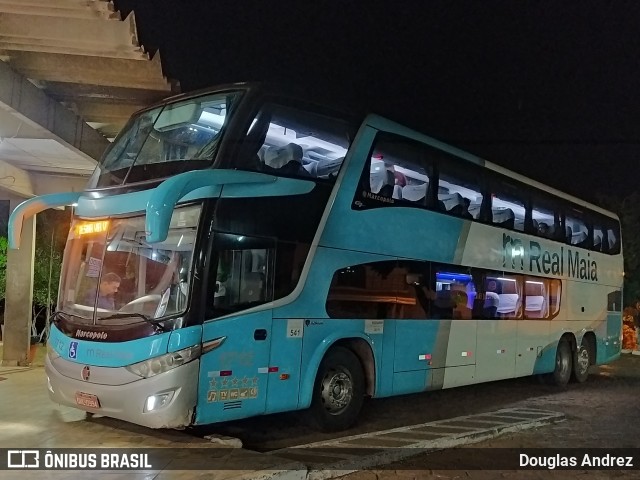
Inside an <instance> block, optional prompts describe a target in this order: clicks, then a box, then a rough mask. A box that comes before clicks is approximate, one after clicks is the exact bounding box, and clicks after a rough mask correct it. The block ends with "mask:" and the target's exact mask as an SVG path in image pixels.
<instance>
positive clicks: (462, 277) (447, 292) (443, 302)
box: [433, 270, 476, 320]
mask: <svg viewBox="0 0 640 480" xmlns="http://www.w3.org/2000/svg"><path fill="white" fill-rule="evenodd" d="M475 298H476V287H475V283H474V282H473V277H472V276H471V275H469V274H467V273H459V272H451V271H442V270H441V271H437V272H436V290H435V300H434V302H433V305H434V308H433V311H434V317H435V318H442V319H454V320H469V319H471V317H472V312H473V305H474V302H475Z"/></svg>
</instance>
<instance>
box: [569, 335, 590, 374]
mask: <svg viewBox="0 0 640 480" xmlns="http://www.w3.org/2000/svg"><path fill="white" fill-rule="evenodd" d="M585 340H586V339H585ZM585 340H582V344H581V345H580V346H579V347H578V348H576V352H575V354H574V356H573V372H572V377H573V379H574V380H575V381H576V382H578V383H584V382H586V381H587V378H588V377H589V366H590V365H591V363H592V357H591V344H590V342H589V341H586V342H585Z"/></svg>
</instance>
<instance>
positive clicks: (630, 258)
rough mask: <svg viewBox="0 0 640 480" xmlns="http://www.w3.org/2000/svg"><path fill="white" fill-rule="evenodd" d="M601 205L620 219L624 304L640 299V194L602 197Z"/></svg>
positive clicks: (631, 303)
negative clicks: (624, 196) (622, 196)
mask: <svg viewBox="0 0 640 480" xmlns="http://www.w3.org/2000/svg"><path fill="white" fill-rule="evenodd" d="M599 204H600V205H602V207H603V208H606V209H608V210H611V211H613V212H615V213H617V214H618V216H619V217H620V224H621V228H622V250H623V253H624V304H625V305H633V304H634V303H635V302H636V300H637V299H640V208H639V207H640V193H638V192H634V193H632V194H631V195H629V196H628V197H626V198H616V197H610V196H601V197H600V198H599Z"/></svg>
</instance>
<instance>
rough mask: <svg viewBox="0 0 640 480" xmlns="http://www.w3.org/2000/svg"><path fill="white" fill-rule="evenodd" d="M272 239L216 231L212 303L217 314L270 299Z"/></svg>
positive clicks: (271, 294)
mask: <svg viewBox="0 0 640 480" xmlns="http://www.w3.org/2000/svg"><path fill="white" fill-rule="evenodd" d="M274 244H275V242H274V241H273V240H272V239H267V238H258V237H248V236H244V235H234V234H227V233H216V237H215V240H214V248H215V254H216V256H217V268H216V270H215V288H214V295H213V307H214V310H215V312H216V314H217V315H218V316H220V315H224V314H227V313H232V312H236V311H239V310H243V309H245V308H249V307H251V306H255V305H259V304H262V303H265V302H268V301H271V299H272V296H273V293H272V291H273V289H272V278H273V271H272V270H273V269H272V265H271V260H272V257H273V253H274Z"/></svg>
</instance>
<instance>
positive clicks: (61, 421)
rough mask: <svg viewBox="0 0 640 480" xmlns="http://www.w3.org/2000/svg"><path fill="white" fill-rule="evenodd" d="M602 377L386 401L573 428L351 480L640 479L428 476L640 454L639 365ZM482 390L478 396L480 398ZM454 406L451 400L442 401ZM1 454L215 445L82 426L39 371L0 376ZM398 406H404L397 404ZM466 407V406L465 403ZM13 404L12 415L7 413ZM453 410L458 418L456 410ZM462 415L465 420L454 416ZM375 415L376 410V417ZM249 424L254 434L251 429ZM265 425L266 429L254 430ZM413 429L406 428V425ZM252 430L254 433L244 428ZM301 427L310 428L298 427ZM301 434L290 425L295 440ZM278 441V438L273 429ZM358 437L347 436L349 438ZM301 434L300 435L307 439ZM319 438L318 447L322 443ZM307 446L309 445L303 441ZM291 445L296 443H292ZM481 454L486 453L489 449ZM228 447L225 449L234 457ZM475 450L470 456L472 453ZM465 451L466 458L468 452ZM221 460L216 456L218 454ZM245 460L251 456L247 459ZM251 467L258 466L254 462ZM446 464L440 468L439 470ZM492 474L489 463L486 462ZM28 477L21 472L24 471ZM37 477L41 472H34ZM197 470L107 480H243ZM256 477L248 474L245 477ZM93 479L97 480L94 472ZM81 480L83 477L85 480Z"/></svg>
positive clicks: (445, 413)
mask: <svg viewBox="0 0 640 480" xmlns="http://www.w3.org/2000/svg"><path fill="white" fill-rule="evenodd" d="M595 373H596V375H595V376H594V378H593V379H591V380H590V381H589V382H587V384H584V385H573V386H569V388H567V389H564V390H558V389H555V388H549V387H538V386H537V385H535V384H532V383H531V382H530V381H529V380H516V381H507V382H498V383H496V384H491V385H479V386H477V387H466V389H465V390H460V391H455V390H450V391H448V392H442V394H441V395H437V394H438V393H440V392H435V394H434V395H431V394H425V395H423V396H420V397H416V396H410V397H406V398H405V399H404V400H403V399H389V400H387V401H381V402H374V403H375V405H376V406H375V408H376V409H381V408H384V407H385V406H390V405H396V406H397V404H402V403H403V402H405V406H404V411H405V413H403V415H401V417H402V419H407V418H410V417H407V416H406V415H407V413H406V412H407V411H408V410H411V409H412V408H415V403H416V402H417V401H419V402H424V405H428V404H429V402H434V403H433V408H432V409H430V411H429V412H427V411H426V408H425V407H421V408H425V411H424V412H418V414H419V416H421V417H423V418H424V420H423V421H422V422H414V423H423V422H424V421H425V420H426V421H431V418H432V417H438V418H437V420H440V421H442V420H444V419H446V418H452V417H456V416H460V415H467V414H477V413H479V412H478V411H477V410H478V407H477V405H475V404H474V402H475V401H477V402H478V403H479V404H480V405H481V407H480V412H487V411H491V410H496V408H485V407H486V406H487V405H494V404H499V406H500V407H509V408H521V409H523V410H527V409H538V410H548V411H557V412H560V413H563V414H564V415H565V417H566V418H567V420H566V421H565V422H563V423H559V424H555V425H552V426H545V427H541V428H540V429H536V430H533V431H528V432H526V431H525V432H518V433H516V434H508V435H507V436H503V437H500V438H498V439H494V440H490V441H485V442H483V443H481V444H477V445H475V446H474V447H473V448H472V449H469V448H467V449H466V450H465V451H464V452H461V451H460V450H447V451H443V452H435V453H430V454H422V455H419V456H417V457H415V458H412V459H408V460H404V461H403V462H400V463H396V464H392V465H389V466H387V467H386V468H380V469H376V470H370V471H363V472H357V473H353V474H350V475H348V476H347V477H346V478H348V479H349V480H369V479H371V480H373V479H380V480H386V479H391V478H425V479H434V480H435V479H453V478H463V479H467V478H471V479H480V480H483V479H489V478H518V479H519V478H523V479H527V480H529V479H537V478H554V477H557V478H576V479H578V478H579V479H587V480H589V479H598V478H625V479H627V478H640V470H638V471H635V472H633V471H626V472H617V471H606V472H597V471H555V472H549V471H545V470H541V471H529V472H523V471H519V472H512V471H501V472H496V471H486V470H474V469H470V468H467V469H466V470H460V471H457V470H444V469H442V470H438V469H433V470H430V466H438V465H441V464H442V462H446V464H447V465H451V464H452V463H453V464H454V465H456V466H458V465H459V466H460V468H463V467H465V466H468V465H469V464H470V463H474V462H475V461H476V460H477V463H474V464H483V465H484V466H485V467H487V458H489V459H492V458H499V456H500V455H501V451H500V450H494V451H492V452H491V451H490V452H487V450H486V449H485V448H491V449H499V448H515V449H525V448H551V449H556V450H559V449H562V448H569V447H571V448H581V449H584V448H602V447H609V448H612V447H620V448H625V447H627V448H640V437H639V436H638V435H637V433H636V431H637V430H638V428H639V426H640V423H638V418H640V357H633V356H631V355H625V356H623V358H621V359H620V360H619V361H617V362H615V363H614V364H612V365H609V366H604V367H601V368H599V369H597V371H596V372H595ZM476 391H477V392H479V394H478V395H474V394H473V393H474V392H476ZM491 395H493V396H500V398H499V399H497V400H495V402H490V401H488V397H490V396H491ZM443 400H448V401H443ZM0 402H2V407H1V408H0V447H5V448H16V447H34V446H38V447H42V448H50V447H51V448H52V447H57V448H61V447H73V446H83V447H87V446H92V447H116V446H117V447H152V446H158V447H167V448H170V449H174V448H178V447H187V448H199V447H202V446H206V447H207V448H209V447H210V444H209V442H206V441H205V440H204V439H202V438H199V437H197V436H194V435H190V434H188V433H185V432H176V431H162V430H160V431H150V430H148V429H145V428H142V427H136V426H134V425H131V424H127V423H124V422H118V421H113V420H110V419H100V418H96V419H93V420H90V421H87V420H86V419H85V415H84V413H82V412H80V411H78V410H75V409H69V408H64V407H59V406H57V405H54V404H52V403H51V402H50V401H49V400H48V397H47V395H46V380H45V377H44V375H43V371H42V369H39V368H36V369H31V370H26V371H25V370H20V369H0ZM398 402H399V403H398ZM465 402H466V404H465ZM7 405H8V406H9V408H7ZM452 409H453V410H452ZM454 411H458V413H457V414H456V413H453V412H454ZM370 413H371V412H369V414H370ZM393 416H394V411H388V412H386V416H385V418H384V419H383V423H384V422H386V423H391V424H392V428H393V427H394V426H395V425H397V422H398V421H399V420H397V419H394V421H393V422H391V421H390V420H389V418H390V417H393ZM246 422H248V423H245V424H244V425H247V426H249V425H250V423H251V422H250V421H246ZM257 423H259V422H257ZM405 425H409V424H405ZM371 427H372V424H371V423H368V421H366V422H365V423H364V424H363V425H361V427H359V428H360V429H365V430H366V429H370V428H371ZM247 428H248V427H247ZM301 428H302V429H304V427H301ZM291 431H294V427H293V426H292V427H291V430H289V432H291ZM273 432H274V433H273V435H274V436H276V437H277V436H279V435H280V432H277V431H275V430H274V431H273ZM353 433H356V434H358V433H360V432H349V434H353ZM305 435H306V434H304V435H303V436H305ZM322 439H323V438H321V437H319V438H317V440H322ZM299 443H308V442H299ZM290 445H291V444H290ZM477 447H483V448H482V449H480V448H477ZM228 450H229V449H227V451H228ZM233 450H234V451H237V453H234V455H236V456H237V455H241V457H240V458H241V459H242V458H245V457H242V455H246V453H245V452H246V450H244V449H233ZM469 452H470V453H469ZM463 453H464V454H463ZM212 455H215V454H212ZM247 458H248V457H247ZM252 461H253V459H252ZM438 462H440V464H439V463H438ZM489 466H491V464H489ZM21 473H22V472H21ZM34 473H35V472H34ZM194 473H195V472H193V471H192V472H187V473H185V474H184V475H182V474H180V473H179V472H170V474H167V475H164V474H159V475H158V472H147V473H140V474H136V475H135V476H132V475H123V474H104V475H102V474H101V475H100V477H103V478H137V479H143V478H144V479H152V478H153V479H156V480H158V479H168V478H195V477H199V478H237V477H238V475H239V474H240V473H241V472H238V470H235V471H233V472H230V473H227V476H226V477H225V476H224V475H221V474H219V473H216V474H215V475H213V476H212V475H211V474H209V475H208V476H207V475H204V474H203V475H194ZM245 473H246V474H247V475H248V476H247V477H246V478H253V477H251V472H249V471H248V472H245ZM91 476H94V473H92V474H91ZM0 477H1V478H3V480H4V479H5V478H7V479H8V478H17V479H19V478H25V476H24V475H17V476H15V475H14V476H8V475H7V472H2V473H1V474H0ZM37 477H38V478H51V479H63V478H69V477H68V476H67V475H64V474H62V473H59V474H57V473H53V472H46V476H44V477H43V476H40V475H37ZM76 478H85V477H83V476H80V477H76Z"/></svg>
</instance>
